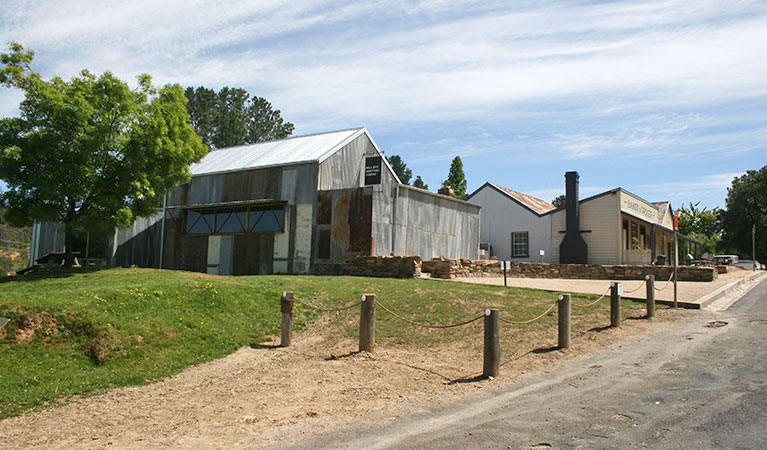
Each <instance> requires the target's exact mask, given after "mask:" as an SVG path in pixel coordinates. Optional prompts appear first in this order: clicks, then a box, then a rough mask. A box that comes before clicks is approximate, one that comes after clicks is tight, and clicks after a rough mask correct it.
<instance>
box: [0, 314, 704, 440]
mask: <svg viewBox="0 0 767 450" xmlns="http://www.w3.org/2000/svg"><path fill="white" fill-rule="evenodd" d="M688 314H692V313H690V312H686V311H670V310H669V311H660V314H659V318H658V320H660V321H667V320H671V319H675V318H679V317H684V316H685V315H688ZM648 326H649V323H648V322H647V321H645V320H628V321H626V322H624V325H623V326H622V327H621V328H620V329H614V330H613V329H607V330H602V331H600V332H595V331H592V332H588V333H586V334H584V335H583V336H580V337H577V338H575V339H574V340H573V348H574V350H570V351H567V352H563V351H552V350H551V346H552V344H553V342H554V341H553V340H555V339H556V337H555V336H556V330H555V329H553V330H552V340H550V341H548V342H542V343H541V345H539V346H537V348H538V349H539V351H538V352H533V353H529V354H526V355H525V356H523V357H521V358H519V359H516V360H514V361H510V362H509V363H508V364H506V365H504V366H503V367H502V375H501V377H499V378H497V379H495V380H484V381H474V382H465V383H452V384H451V383H449V382H450V381H451V380H457V379H460V378H470V377H472V376H475V375H478V374H479V373H478V372H480V371H481V367H482V360H481V354H472V353H470V352H469V351H467V350H466V349H465V347H466V346H461V348H459V347H458V346H440V347H437V348H421V349H413V348H410V349H406V348H401V347H387V348H384V347H378V348H377V349H376V352H375V353H374V354H358V353H353V352H352V351H353V350H354V349H356V346H357V343H356V342H354V341H350V340H345V341H341V342H339V343H337V344H335V345H333V346H329V345H328V344H327V343H326V340H325V339H324V336H322V335H321V334H320V333H319V330H322V329H324V328H325V327H323V326H321V325H316V326H314V327H313V328H312V329H311V330H310V331H307V332H305V333H301V334H299V335H298V336H295V337H294V342H295V345H294V346H292V347H290V348H287V349H283V348H274V347H271V346H261V347H260V348H243V349H240V350H239V351H237V352H235V353H234V354H232V355H230V356H228V357H226V358H222V359H220V360H216V361H212V362H210V363H206V364H201V365H199V366H196V367H192V368H190V369H188V370H186V371H184V372H183V373H181V374H179V375H177V376H175V377H172V378H168V379H166V380H163V381H161V382H158V383H154V384H151V385H148V386H142V387H132V388H122V389H115V390H112V391H108V392H106V393H103V394H101V395H98V396H93V397H89V398H82V399H71V400H70V401H69V402H68V403H67V404H65V405H63V406H60V407H56V408H51V409H47V410H44V411H41V412H37V413H29V414H25V415H23V416H20V417H16V418H11V419H7V420H4V421H2V422H0V447H3V448H28V447H38V446H41V447H45V448H72V447H75V448H107V447H113V448H139V447H140V448H161V447H169V446H170V447H204V448H232V447H261V446H282V445H287V444H290V443H295V442H296V441H297V440H300V439H301V438H302V436H303V437H305V436H306V435H308V434H312V433H316V432H319V431H322V430H327V429H328V427H336V426H339V425H349V424H350V423H352V422H353V421H354V420H355V418H356V417H360V416H364V415H368V414H370V413H373V412H377V414H378V415H380V416H381V417H385V418H386V419H385V420H391V421H396V420H397V417H398V414H400V413H401V411H402V407H403V405H408V410H409V412H412V411H413V408H415V409H416V410H418V408H419V405H420V406H421V407H423V408H424V409H425V408H427V407H429V408H431V407H434V405H435V404H440V403H442V402H448V401H451V400H455V399H457V398H459V397H462V396H466V395H469V394H472V393H475V392H477V391H478V390H481V389H485V388H488V387H490V388H493V387H498V386H502V385H504V384H508V383H513V382H514V381H515V380H516V379H517V378H518V377H519V376H520V374H523V373H525V372H530V371H533V370H536V369H538V368H541V367H542V366H544V365H545V367H546V370H549V369H550V368H551V367H554V366H556V365H558V364H560V363H561V362H563V361H564V360H565V359H568V358H571V357H573V356H575V355H578V354H582V353H584V352H589V351H594V350H596V349H598V348H601V347H603V346H605V345H609V344H612V343H614V342H616V341H620V340H621V339H623V338H625V337H626V336H630V335H632V334H635V333H639V332H642V331H643V330H646V329H647V328H648ZM477 331H478V332H479V333H481V328H478V330H477ZM527 350H535V348H529V349H527ZM521 353H525V352H521ZM504 357H506V358H510V357H511V355H510V354H508V353H506V354H504ZM506 361H508V359H506ZM414 405H415V406H414Z"/></svg>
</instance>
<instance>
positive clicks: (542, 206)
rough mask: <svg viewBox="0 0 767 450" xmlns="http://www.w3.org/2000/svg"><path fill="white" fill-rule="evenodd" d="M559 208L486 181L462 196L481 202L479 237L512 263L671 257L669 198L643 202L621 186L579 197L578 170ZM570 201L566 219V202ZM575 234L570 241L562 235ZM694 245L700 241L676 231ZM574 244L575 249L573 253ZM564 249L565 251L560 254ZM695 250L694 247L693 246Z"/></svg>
mask: <svg viewBox="0 0 767 450" xmlns="http://www.w3.org/2000/svg"><path fill="white" fill-rule="evenodd" d="M568 174H570V176H571V186H570V187H569V188H568V192H567V198H568V200H566V203H565V204H564V205H562V206H560V207H559V208H556V207H554V206H553V205H551V204H550V203H548V202H545V201H544V200H541V199H539V198H535V197H533V196H530V195H527V194H523V193H520V192H517V191H513V190H511V189H507V188H504V187H501V186H499V185H497V184H494V183H489V182H488V183H485V184H484V185H483V186H482V187H480V188H479V189H477V190H476V191H475V192H474V193H472V194H471V195H470V196H469V197H468V199H467V200H469V201H471V202H472V203H476V204H478V205H481V206H482V209H481V211H480V219H481V220H480V242H483V243H488V244H490V246H491V247H492V252H491V255H492V256H496V257H498V258H500V259H507V258H510V259H511V260H512V261H517V262H540V261H541V256H540V251H543V252H544V255H543V259H542V261H543V262H545V263H553V264H560V263H564V262H567V263H581V264H585V263H588V264H640V265H641V264H653V263H655V264H668V263H671V262H672V261H673V256H674V248H673V239H674V223H673V211H672V209H671V205H670V204H669V203H668V202H648V201H647V200H645V199H643V198H641V197H639V196H637V195H635V194H632V193H631V192H628V191H627V190H625V189H622V188H615V189H611V190H609V191H605V192H602V193H600V194H597V195H593V196H591V197H588V198H586V199H583V200H580V199H579V198H578V174H577V173H576V172H568ZM570 204H573V205H574V206H575V208H574V212H573V216H574V217H572V219H571V223H570V224H568V218H567V206H566V205H570ZM567 235H571V236H574V237H573V240H575V241H577V242H576V243H575V244H569V243H567V242H565V241H566V239H565V236H567ZM678 238H679V239H680V240H683V241H687V242H688V243H689V244H691V245H692V246H693V247H696V248H698V249H699V246H700V245H701V243H700V242H698V241H696V240H694V239H691V238H689V237H687V236H684V235H681V234H679V235H678ZM573 247H577V251H575V254H574V255H573ZM563 252H569V255H567V256H563ZM693 252H695V251H693Z"/></svg>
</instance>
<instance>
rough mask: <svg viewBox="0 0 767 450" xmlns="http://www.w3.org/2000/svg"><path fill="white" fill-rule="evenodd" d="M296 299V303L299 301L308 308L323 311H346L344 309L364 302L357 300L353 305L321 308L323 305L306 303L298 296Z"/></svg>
mask: <svg viewBox="0 0 767 450" xmlns="http://www.w3.org/2000/svg"><path fill="white" fill-rule="evenodd" d="M295 301H296V303H298V304H299V305H303V306H306V307H307V308H311V309H315V310H317V311H322V312H337V311H344V310H347V309H352V308H354V307H355V306H359V305H361V304H362V302H357V303H353V304H351V305H346V306H342V307H340V308H321V307H319V306H314V305H312V304H309V303H306V302H302V301H301V300H299V299H298V298H296V299H295Z"/></svg>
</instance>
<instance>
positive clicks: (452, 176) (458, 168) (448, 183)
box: [442, 156, 466, 200]
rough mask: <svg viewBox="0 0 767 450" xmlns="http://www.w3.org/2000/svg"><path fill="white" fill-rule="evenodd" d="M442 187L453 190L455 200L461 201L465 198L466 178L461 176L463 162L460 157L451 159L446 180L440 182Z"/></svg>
mask: <svg viewBox="0 0 767 450" xmlns="http://www.w3.org/2000/svg"><path fill="white" fill-rule="evenodd" d="M442 187H451V188H453V192H455V197H456V198H460V199H462V200H463V199H465V198H466V176H465V175H464V174H463V162H462V161H461V157H460V156H456V157H455V158H453V162H452V163H451V164H450V172H448V174H447V180H445V181H443V182H442Z"/></svg>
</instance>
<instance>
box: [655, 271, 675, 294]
mask: <svg viewBox="0 0 767 450" xmlns="http://www.w3.org/2000/svg"><path fill="white" fill-rule="evenodd" d="M673 278H674V272H671V276H670V277H668V281H666V284H664V285H663V287H662V288H658V287H655V286H653V287H655V290H656V291H662V290H664V289H666V288H667V287H668V285H669V284H670V283H671V280H672V279H673Z"/></svg>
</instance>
